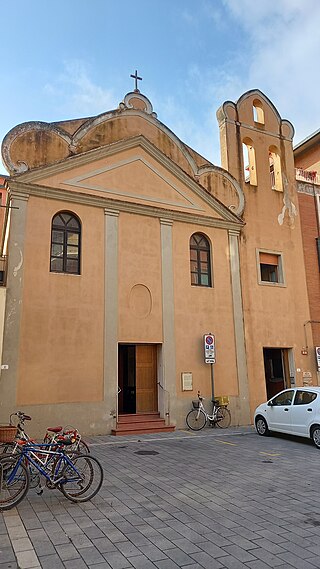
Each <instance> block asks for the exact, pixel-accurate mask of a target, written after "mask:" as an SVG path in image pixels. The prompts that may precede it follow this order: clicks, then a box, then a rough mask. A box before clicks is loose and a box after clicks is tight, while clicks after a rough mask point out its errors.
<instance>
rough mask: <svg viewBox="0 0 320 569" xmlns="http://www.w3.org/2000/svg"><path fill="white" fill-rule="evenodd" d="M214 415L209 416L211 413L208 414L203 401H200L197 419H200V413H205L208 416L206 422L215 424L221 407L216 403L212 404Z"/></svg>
mask: <svg viewBox="0 0 320 569" xmlns="http://www.w3.org/2000/svg"><path fill="white" fill-rule="evenodd" d="M212 405H213V407H212V415H209V413H207V411H206V409H205V406H204V405H203V402H202V399H199V407H198V413H197V417H199V415H200V413H201V412H202V413H204V414H205V416H206V421H210V422H214V421H215V420H216V418H217V411H218V409H219V406H217V405H216V404H215V402H214V401H213V402H212Z"/></svg>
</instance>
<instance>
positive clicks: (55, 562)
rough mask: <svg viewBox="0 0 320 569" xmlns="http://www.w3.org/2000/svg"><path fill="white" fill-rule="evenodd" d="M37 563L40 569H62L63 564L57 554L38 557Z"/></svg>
mask: <svg viewBox="0 0 320 569" xmlns="http://www.w3.org/2000/svg"><path fill="white" fill-rule="evenodd" d="M39 561H40V565H41V568H42V569H64V564H63V563H62V561H61V559H60V557H59V555H57V554H55V555H45V556H43V557H39Z"/></svg>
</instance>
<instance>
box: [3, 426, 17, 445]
mask: <svg viewBox="0 0 320 569" xmlns="http://www.w3.org/2000/svg"><path fill="white" fill-rule="evenodd" d="M16 434H17V427H15V426H14V425H0V443H12V441H14V437H15V436H16Z"/></svg>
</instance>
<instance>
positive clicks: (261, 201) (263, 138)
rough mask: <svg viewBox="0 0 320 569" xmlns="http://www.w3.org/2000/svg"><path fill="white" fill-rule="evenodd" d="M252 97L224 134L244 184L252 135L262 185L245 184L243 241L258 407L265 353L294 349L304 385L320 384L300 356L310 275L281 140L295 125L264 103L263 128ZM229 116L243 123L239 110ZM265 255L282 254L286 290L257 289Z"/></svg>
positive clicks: (287, 146)
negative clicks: (277, 168)
mask: <svg viewBox="0 0 320 569" xmlns="http://www.w3.org/2000/svg"><path fill="white" fill-rule="evenodd" d="M255 97H256V95H255V94H253V95H248V96H247V97H245V98H244V99H242V100H241V103H240V105H239V108H238V110H239V115H238V121H239V122H240V123H241V124H240V126H239V125H235V124H230V123H226V124H224V125H223V127H222V128H221V136H222V144H223V147H224V149H226V147H227V148H228V152H227V153H226V152H225V153H224V160H225V163H224V166H225V167H228V169H229V171H230V172H231V173H232V174H233V175H234V176H235V177H237V178H238V179H241V178H242V179H243V173H242V169H243V164H242V140H243V139H244V138H246V137H248V138H250V139H251V140H252V142H253V146H254V149H255V159H256V170H257V181H258V183H257V186H252V185H250V184H249V183H245V182H244V180H243V183H242V185H243V189H244V192H245V203H246V205H245V211H244V219H245V221H246V225H245V227H244V230H243V233H242V237H241V247H240V261H241V281H242V295H243V305H244V319H245V320H244V321H245V336H246V352H247V362H248V375H249V387H250V404H251V410H252V411H253V410H254V408H255V406H256V405H257V404H258V403H260V402H261V401H262V400H263V399H264V398H265V393H266V384H265V375H264V363H263V347H274V348H293V351H294V358H295V369H296V370H297V369H299V370H300V371H299V372H296V381H297V384H298V385H299V384H300V385H301V384H302V381H303V372H304V371H309V370H311V372H312V374H313V383H317V377H316V373H315V365H314V360H313V358H312V357H311V355H309V356H302V355H301V348H302V347H303V346H304V342H305V340H304V327H303V324H304V322H305V321H306V320H308V319H309V306H308V298H307V289H306V282H305V272H304V257H303V249H302V237H301V229H300V218H299V207H298V198H297V194H296V182H295V171H294V161H293V151H292V144H291V141H290V140H285V139H281V138H280V136H279V135H280V133H281V132H284V133H285V135H286V136H287V137H288V136H289V133H290V127H289V125H288V124H287V123H284V124H283V123H282V122H281V119H280V117H279V116H278V115H277V114H276V113H275V111H274V109H273V108H272V107H271V106H269V104H268V102H267V101H265V100H262V103H263V108H264V118H265V124H264V125H257V124H256V123H254V120H253V112H252V111H253V100H254V98H255ZM230 117H233V119H234V120H235V121H236V114H235V112H234V109H231V110H230ZM270 146H276V147H277V148H278V152H279V154H280V156H281V170H282V175H283V190H284V191H283V192H280V191H275V190H273V189H272V187H271V180H270V170H269V157H268V152H269V147H270ZM257 249H258V250H259V249H265V250H270V251H275V252H279V253H282V254H283V268H284V273H285V286H283V287H282V286H273V285H265V284H259V283H258V277H259V274H258V263H257V257H256V250H257Z"/></svg>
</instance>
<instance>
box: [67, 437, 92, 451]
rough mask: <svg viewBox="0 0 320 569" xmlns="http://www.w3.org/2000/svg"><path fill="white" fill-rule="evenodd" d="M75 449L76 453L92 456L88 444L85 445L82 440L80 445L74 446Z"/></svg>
mask: <svg viewBox="0 0 320 569" xmlns="http://www.w3.org/2000/svg"><path fill="white" fill-rule="evenodd" d="M71 448H73V447H71ZM74 448H75V450H76V451H78V452H80V454H90V449H89V447H88V445H87V443H85V442H84V441H83V440H82V439H81V441H79V442H78V443H75V444H74Z"/></svg>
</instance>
